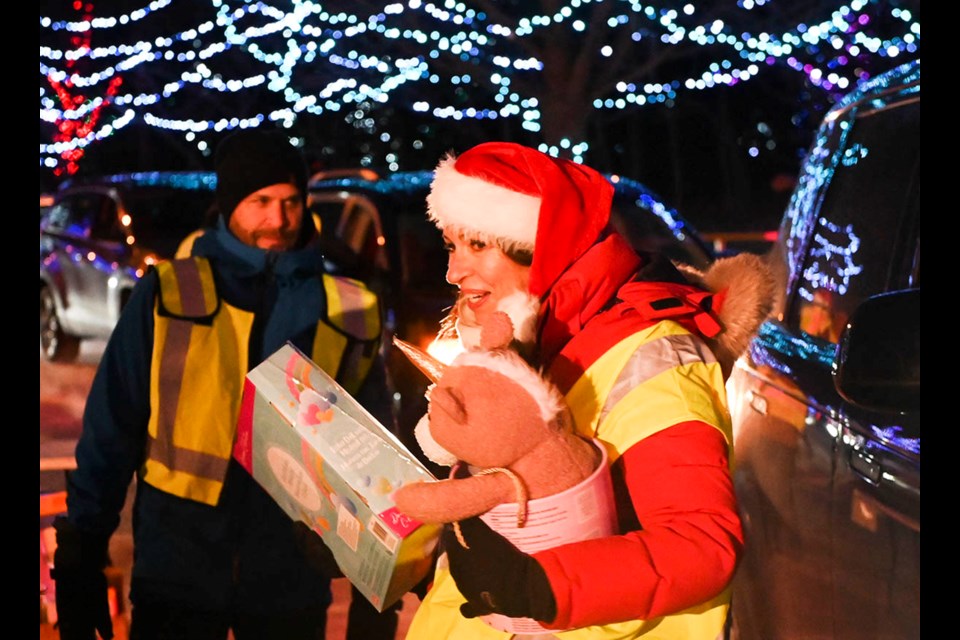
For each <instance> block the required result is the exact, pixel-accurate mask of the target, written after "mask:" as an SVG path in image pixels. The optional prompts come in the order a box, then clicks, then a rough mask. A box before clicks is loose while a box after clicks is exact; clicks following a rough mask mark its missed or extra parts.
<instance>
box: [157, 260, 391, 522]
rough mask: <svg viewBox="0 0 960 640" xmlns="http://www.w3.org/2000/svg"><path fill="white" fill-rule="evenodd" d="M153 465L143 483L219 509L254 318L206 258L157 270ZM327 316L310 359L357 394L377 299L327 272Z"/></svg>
mask: <svg viewBox="0 0 960 640" xmlns="http://www.w3.org/2000/svg"><path fill="white" fill-rule="evenodd" d="M155 268H156V270H157V273H158V275H159V281H160V295H158V296H157V301H156V303H155V306H154V341H153V359H152V362H151V369H150V381H151V383H150V422H149V426H148V436H149V437H148V447H147V459H146V461H145V463H144V466H143V469H142V474H141V479H142V480H144V481H145V482H147V483H149V484H151V485H152V486H154V487H156V488H158V489H161V490H163V491H166V492H168V493H171V494H173V495H176V496H180V497H182V498H188V499H190V500H196V501H198V502H203V503H206V504H209V505H216V504H217V501H218V500H219V499H220V490H221V489H222V488H223V481H224V479H225V477H226V473H227V466H228V463H229V461H230V456H231V452H232V449H233V441H234V437H235V435H236V430H237V418H238V416H239V411H240V402H241V398H242V395H243V384H244V379H245V377H246V372H247V370H248V364H249V363H248V362H247V348H248V341H249V337H250V331H251V327H252V326H253V313H251V312H248V311H243V310H241V309H238V308H236V307H234V306H232V305H229V304H227V303H226V302H224V301H223V300H222V299H221V298H220V297H219V296H218V295H217V291H216V285H215V281H214V278H213V271H212V269H211V267H210V262H209V260H207V259H206V258H200V257H192V258H184V259H175V260H170V261H166V262H161V263H159V264H157V265H156V267H155ZM322 278H323V287H324V290H325V292H326V296H327V317H326V318H321V319H320V320H319V321H318V323H317V329H316V333H315V335H314V339H313V351H312V354H311V358H312V359H313V361H314V362H315V363H316V364H317V365H318V366H320V367H321V368H323V369H324V370H325V371H327V372H328V373H330V374H331V375H333V376H334V377H335V378H336V379H337V381H338V382H339V383H340V384H341V385H343V387H344V388H345V389H346V390H347V391H349V392H350V393H353V394H355V393H356V392H357V391H358V390H359V388H360V385H361V384H362V382H363V381H364V380H365V379H366V376H367V373H369V371H370V367H371V366H372V364H373V361H374V358H375V356H376V354H377V350H378V348H379V344H380V335H381V327H380V310H379V304H378V301H377V297H376V295H375V294H374V293H373V292H371V291H370V290H369V289H367V288H366V287H365V286H364V285H363V284H362V283H360V282H358V281H356V280H352V279H349V278H343V277H336V276H331V275H328V274H324V275H323V276H322Z"/></svg>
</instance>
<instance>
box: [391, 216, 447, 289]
mask: <svg viewBox="0 0 960 640" xmlns="http://www.w3.org/2000/svg"><path fill="white" fill-rule="evenodd" d="M397 235H398V236H399V240H400V247H399V249H400V263H401V264H400V272H401V276H400V277H401V282H402V283H403V285H404V287H411V288H414V289H424V290H436V291H446V290H448V289H449V288H450V287H449V285H447V282H446V280H445V278H444V276H445V274H446V273H447V251H446V249H445V248H444V246H443V234H441V233H440V231H439V230H438V229H437V227H436V226H435V225H434V224H433V223H432V222H431V221H430V220H429V219H428V218H427V216H426V214H425V213H419V212H418V215H405V216H399V217H398V219H397Z"/></svg>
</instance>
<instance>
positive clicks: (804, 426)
mask: <svg viewBox="0 0 960 640" xmlns="http://www.w3.org/2000/svg"><path fill="white" fill-rule="evenodd" d="M919 127H920V108H919V88H917V89H916V91H915V92H914V91H910V90H903V91H896V90H894V89H890V90H889V91H888V92H887V93H886V94H885V95H880V96H869V97H865V98H864V100H863V101H862V102H859V103H853V104H852V105H851V106H850V107H848V108H847V109H846V110H843V111H839V112H836V113H834V114H832V116H831V119H830V120H829V121H828V122H827V123H826V124H825V126H824V127H823V128H822V129H821V131H820V132H819V134H818V140H817V143H816V144H815V145H814V146H813V147H812V149H811V153H810V154H809V156H808V159H807V161H806V163H805V166H804V169H803V171H802V172H801V180H800V183H799V185H800V186H799V188H798V192H797V193H796V194H795V195H794V198H793V199H792V201H791V208H790V209H788V212H787V216H786V217H785V221H784V224H783V225H782V226H781V230H780V236H781V238H780V240H779V241H778V244H777V245H776V246H775V248H774V251H773V253H772V254H771V259H772V260H773V262H774V265H775V266H777V267H779V269H780V273H781V276H782V278H783V282H784V287H785V288H784V290H783V298H782V300H780V301H779V302H778V310H777V313H776V315H775V317H774V318H772V319H771V320H770V321H768V322H767V323H765V324H764V325H763V327H762V328H761V330H760V334H759V336H758V337H757V338H756V339H755V340H754V341H753V343H752V344H751V346H750V349H749V352H748V355H747V357H746V358H745V359H744V360H742V361H741V363H740V364H739V365H738V367H737V369H736V370H735V371H734V373H733V375H732V376H731V379H730V381H729V384H728V395H729V398H730V401H731V416H732V417H733V423H734V443H735V470H734V482H735V486H736V490H737V495H738V499H739V500H740V505H741V513H742V516H743V524H744V530H745V535H746V544H747V546H746V553H745V556H744V559H743V562H742V563H741V566H740V568H739V569H738V573H737V576H736V578H735V581H734V594H733V615H734V625H733V627H734V628H733V633H732V634H731V635H732V636H734V637H737V638H763V639H776V638H843V639H857V638H863V639H865V640H866V639H870V640H875V639H878V638H890V639H891V640H893V639H901V638H907V637H919V616H920V602H919V598H920V562H919V558H920V555H919V553H920V432H919V427H920V424H919V423H920V417H919V414H917V415H890V414H882V413H878V412H870V411H868V410H865V409H862V408H859V407H854V406H851V405H848V404H847V403H845V402H844V401H842V399H841V398H840V397H839V395H838V394H837V393H836V390H835V389H834V387H833V383H832V382H833V381H832V377H831V370H832V366H833V361H834V356H835V352H836V345H837V341H838V340H839V338H840V336H841V334H842V331H843V329H844V327H845V325H846V320H847V318H848V317H849V316H850V314H851V313H852V312H853V310H854V309H855V308H856V306H857V305H858V304H859V303H860V302H861V301H863V300H865V299H866V298H867V297H868V296H871V295H874V294H876V293H881V292H884V291H893V290H897V289H903V288H908V287H910V288H913V287H915V288H919V286H920V285H919V274H920V269H919V264H920V262H919V237H920V233H919V227H920V225H919V219H920V216H919V175H920V169H919V168H920V143H919V141H920V134H919ZM917 311H918V313H919V309H918V310H917Z"/></svg>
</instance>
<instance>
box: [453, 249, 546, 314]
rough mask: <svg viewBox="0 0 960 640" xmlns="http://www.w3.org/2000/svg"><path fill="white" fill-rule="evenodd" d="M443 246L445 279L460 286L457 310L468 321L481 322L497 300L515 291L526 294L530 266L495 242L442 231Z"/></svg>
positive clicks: (491, 311) (493, 309)
mask: <svg viewBox="0 0 960 640" xmlns="http://www.w3.org/2000/svg"><path fill="white" fill-rule="evenodd" d="M443 242H444V246H445V247H446V249H447V254H448V257H447V282H449V283H450V284H455V285H457V287H458V288H459V289H460V299H461V303H462V307H461V310H463V307H466V310H468V311H469V312H470V313H469V314H468V316H469V321H470V322H472V323H475V324H477V325H481V326H482V325H484V324H485V323H486V322H487V320H489V318H490V316H491V315H492V314H493V312H494V311H497V309H498V306H499V303H500V302H501V301H502V300H504V299H505V298H507V297H508V296H510V295H512V294H516V293H521V294H524V295H527V293H528V290H529V289H528V286H529V283H530V267H528V266H524V265H522V264H519V263H517V262H514V261H513V260H511V259H510V258H509V257H507V254H505V253H504V252H503V251H502V250H501V249H500V248H499V247H498V246H496V245H495V244H487V243H485V242H483V241H480V240H467V239H464V238H462V237H461V236H460V235H459V234H457V233H456V232H454V231H452V230H444V232H443Z"/></svg>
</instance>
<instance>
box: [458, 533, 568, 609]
mask: <svg viewBox="0 0 960 640" xmlns="http://www.w3.org/2000/svg"><path fill="white" fill-rule="evenodd" d="M460 530H461V532H462V534H463V539H464V540H465V541H466V543H467V545H469V547H470V548H469V549H464V548H463V546H462V545H461V544H460V541H459V540H458V539H457V536H456V534H455V532H454V530H453V528H452V526H450V525H447V526H446V527H445V528H444V532H443V545H444V549H445V550H446V552H447V558H448V560H449V563H450V574H451V575H452V576H453V580H454V582H456V583H457V588H458V589H459V590H460V593H461V594H463V597H464V598H466V599H467V601H466V602H465V603H464V604H462V605H460V613H462V614H463V616H464V617H465V618H475V617H477V616H483V615H486V614H488V613H499V614H502V615H505V616H509V617H511V618H532V619H534V620H538V621H540V622H547V623H549V622H550V621H552V620H553V619H554V618H556V616H557V602H556V600H555V598H554V597H553V590H552V589H551V588H550V582H549V581H548V580H547V574H546V573H545V572H544V571H543V568H542V567H541V566H540V564H539V563H538V562H537V561H536V560H534V559H533V557H532V556H529V555H527V554H525V553H523V552H522V551H520V550H519V549H517V548H516V547H515V546H514V545H513V544H512V543H511V542H510V541H509V540H507V539H506V538H504V537H503V536H501V535H500V534H499V533H497V532H495V531H494V530H493V529H491V528H490V527H488V526H487V524H486V523H485V522H484V521H483V520H481V519H480V518H479V517H473V518H467V519H466V520H461V521H460Z"/></svg>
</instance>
